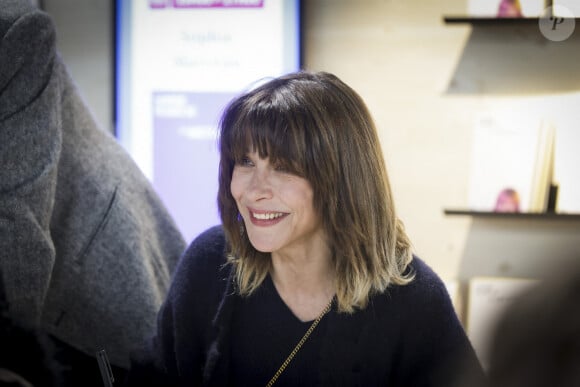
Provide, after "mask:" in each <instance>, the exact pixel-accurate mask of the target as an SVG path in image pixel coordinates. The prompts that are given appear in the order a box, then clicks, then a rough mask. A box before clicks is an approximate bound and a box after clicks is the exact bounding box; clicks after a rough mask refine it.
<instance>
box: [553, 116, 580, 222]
mask: <svg viewBox="0 0 580 387" xmlns="http://www.w3.org/2000/svg"><path fill="white" fill-rule="evenodd" d="M579 147H580V130H579V129H578V128H577V126H576V125H575V124H574V123H570V124H568V125H562V126H560V127H558V134H557V136H556V145H555V153H554V154H555V156H554V185H555V187H557V199H556V203H555V207H556V208H555V210H556V212H558V213H572V214H578V213H580V151H579Z"/></svg>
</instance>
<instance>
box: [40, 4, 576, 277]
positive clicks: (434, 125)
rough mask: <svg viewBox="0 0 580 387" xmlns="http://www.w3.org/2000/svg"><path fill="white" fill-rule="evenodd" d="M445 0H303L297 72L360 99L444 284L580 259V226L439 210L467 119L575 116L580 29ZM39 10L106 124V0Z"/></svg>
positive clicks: (422, 251) (455, 179)
mask: <svg viewBox="0 0 580 387" xmlns="http://www.w3.org/2000/svg"><path fill="white" fill-rule="evenodd" d="M444 3H445V4H442V2H437V1H433V0H404V1H403V0H304V7H305V12H304V14H305V19H304V38H305V39H304V40H305V42H304V43H305V47H304V53H305V57H304V62H305V67H307V68H309V69H315V70H325V71H330V72H333V73H335V74H336V75H338V76H339V77H341V78H342V79H343V80H344V81H346V82H347V83H348V84H350V85H351V86H353V87H354V88H355V89H356V90H357V91H359V93H360V94H361V95H362V97H363V98H364V99H365V100H366V101H367V103H368V105H369V108H370V110H371V111H372V113H373V114H374V117H375V119H376V122H377V125H378V127H379V130H380V136H381V140H382V143H383V147H384V151H385V158H386V160H387V165H388V167H389V168H390V177H391V180H392V185H393V188H394V191H395V197H396V200H397V205H398V211H399V214H400V217H401V218H402V219H403V221H404V223H405V224H406V227H407V230H408V232H409V234H410V236H411V238H412V240H413V241H414V245H415V248H416V251H417V253H418V254H419V255H420V256H421V257H423V258H424V259H425V260H426V261H427V263H429V264H430V265H431V266H432V267H433V268H434V269H435V271H436V272H438V273H439V274H440V275H441V276H442V277H443V278H444V279H453V278H459V279H461V280H463V281H465V280H467V279H469V278H470V277H471V276H475V275H503V276H532V277H535V276H541V275H542V273H544V271H545V267H546V266H548V267H549V266H552V265H555V264H558V263H560V262H563V261H565V260H567V259H576V260H580V238H579V237H578V235H579V232H580V222H578V221H563V222H562V221H547V220H534V221H524V220H491V219H475V218H473V219H472V218H469V217H446V216H444V215H443V209H444V208H445V207H461V206H465V205H466V204H467V194H468V192H467V187H468V180H469V158H470V146H471V127H472V123H473V119H474V117H475V115H477V114H479V113H481V112H486V111H489V110H490V109H493V108H494V107H496V106H505V105H506V104H510V103H515V104H517V105H518V106H522V103H521V101H522V100H524V99H525V98H528V97H530V96H531V97H534V98H539V100H540V101H543V99H544V98H545V100H546V101H552V100H554V98H556V99H557V101H560V102H561V101H563V103H564V105H563V106H560V108H561V112H562V114H564V115H567V114H570V116H569V117H575V116H574V115H573V113H574V112H575V110H578V109H576V108H575V106H576V105H575V102H578V97H577V93H578V92H580V67H579V66H578V65H577V64H578V63H580V61H579V60H580V58H579V56H580V37H579V34H580V32H576V33H575V34H574V35H573V36H572V37H571V38H569V39H568V40H566V41H564V42H560V43H554V42H550V41H548V40H547V39H545V38H544V37H543V36H541V35H540V34H539V33H538V29H537V27H536V26H534V25H530V26H518V27H513V26H500V27H497V26H496V27H492V28H488V27H485V28H484V27H479V28H472V27H471V26H470V25H446V24H444V23H443V21H442V17H443V15H445V14H462V13H464V11H465V9H466V0H447V1H445V2H444ZM45 4H46V8H47V10H48V11H49V12H51V13H52V14H53V16H54V18H55V20H56V23H57V28H58V32H59V43H60V47H61V50H62V52H63V54H64V57H65V60H66V61H67V63H68V64H69V66H70V67H71V69H72V72H73V76H74V77H75V79H76V80H77V81H78V83H79V85H80V87H81V89H82V91H83V92H84V93H85V95H86V96H87V100H88V102H89V104H90V105H91V106H92V107H93V109H94V111H95V112H96V114H97V116H98V118H99V119H100V120H101V121H102V122H104V123H105V124H106V125H107V126H109V127H110V122H111V109H112V101H111V98H112V89H111V86H112V64H111V61H112V56H111V55H112V47H111V42H112V40H111V32H112V30H111V28H112V26H111V22H112V20H111V19H110V8H109V7H110V2H108V1H103V0H92V1H91V0H46V1H45ZM568 96H569V97H570V98H568ZM560 102H558V103H560ZM523 106H524V108H523V109H524V110H523V111H522V113H523V114H525V113H526V111H525V109H526V108H525V106H526V105H525V104H523ZM546 106H549V104H547V105H546ZM536 107H537V105H534V106H530V107H529V109H530V112H531V110H532V109H536ZM566 118H568V117H566ZM579 130H580V129H579ZM579 178H580V176H579Z"/></svg>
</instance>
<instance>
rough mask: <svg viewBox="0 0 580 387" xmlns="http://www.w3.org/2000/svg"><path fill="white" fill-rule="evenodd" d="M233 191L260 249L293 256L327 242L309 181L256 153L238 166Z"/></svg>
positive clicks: (232, 182)
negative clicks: (315, 207)
mask: <svg viewBox="0 0 580 387" xmlns="http://www.w3.org/2000/svg"><path fill="white" fill-rule="evenodd" d="M230 189H231V193H232V196H233V197H234V199H235V201H236V204H237V206H238V210H239V212H240V214H241V215H242V217H243V219H244V223H245V226H246V231H247V233H248V238H249V239H250V242H251V243H252V245H253V246H254V248H255V249H256V250H258V251H261V252H270V253H274V254H276V253H281V254H285V253H289V254H292V252H297V253H299V252H306V251H311V249H312V248H316V244H318V243H323V242H322V241H323V240H324V239H323V234H324V233H323V230H322V227H321V222H320V219H319V217H318V215H317V213H316V211H315V209H314V207H313V190H312V187H311V185H310V183H309V182H308V180H306V179H304V178H302V177H300V176H297V175H295V174H293V173H291V172H288V171H285V170H283V169H282V168H279V167H277V166H276V165H272V164H270V162H269V160H268V159H267V158H266V159H261V158H260V157H259V156H258V153H257V152H253V153H249V154H248V155H246V157H245V158H243V159H242V160H241V161H240V162H239V163H237V164H236V165H235V167H234V171H233V174H232V181H231V186H230Z"/></svg>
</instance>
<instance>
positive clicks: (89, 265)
mask: <svg viewBox="0 0 580 387" xmlns="http://www.w3.org/2000/svg"><path fill="white" fill-rule="evenodd" d="M185 247H186V246H185V242H184V240H183V237H182V235H181V233H180V232H179V231H178V230H177V228H176V226H175V224H174V222H173V220H172V219H171V217H170V216H169V214H168V213H167V211H166V209H165V207H164V205H163V204H162V203H161V201H160V200H159V198H158V196H157V195H156V193H155V192H154V191H153V189H152V186H151V184H150V182H149V181H148V180H147V179H146V178H145V176H144V175H143V174H142V173H141V172H140V170H139V169H138V167H137V166H136V164H135V163H134V162H133V161H132V159H131V158H130V157H129V155H128V154H127V153H126V152H125V151H124V150H123V149H122V147H121V146H120V145H119V144H118V143H117V141H116V140H115V138H114V137H113V136H112V135H111V134H110V133H108V132H105V131H104V130H102V129H101V128H99V127H98V126H97V124H96V123H95V119H94V118H93V116H92V115H91V112H90V111H89V109H88V108H87V106H86V104H85V103H84V101H83V100H82V98H81V96H80V94H79V91H78V90H77V88H76V86H75V84H74V83H73V81H72V79H71V77H70V76H69V74H68V73H67V69H66V68H65V66H64V64H63V62H62V60H61V58H60V57H59V55H58V53H57V51H56V46H55V27H54V25H53V22H52V20H51V19H50V18H49V16H48V15H47V14H45V13H43V12H41V11H39V10H37V9H35V8H34V7H32V6H31V5H30V4H29V2H28V1H26V0H0V272H2V273H4V281H5V287H6V289H5V290H6V298H7V303H8V308H9V313H10V315H11V317H13V318H15V319H17V320H19V321H22V322H25V323H27V324H31V325H40V326H41V327H42V329H44V330H46V331H47V332H49V333H50V334H52V335H54V336H55V337H56V338H58V339H60V340H62V341H63V342H65V343H66V344H68V345H70V346H72V347H74V348H76V349H79V350H82V351H84V352H86V353H87V354H89V355H93V354H94V353H95V351H96V350H97V349H101V348H104V349H106V350H107V352H108V354H109V358H110V359H111V362H112V363H113V364H115V365H119V366H125V367H127V366H128V364H129V351H130V348H131V347H132V345H134V344H135V343H137V342H139V341H142V340H143V339H144V337H146V336H147V335H149V333H150V332H151V331H152V330H153V329H154V326H155V316H156V313H157V311H158V309H159V306H160V305H161V302H162V301H163V299H164V298H165V296H166V291H167V289H168V287H169V282H170V277H171V273H172V272H173V269H174V267H175V264H176V262H177V260H178V258H179V256H180V255H181V253H182V252H183V250H184V249H185Z"/></svg>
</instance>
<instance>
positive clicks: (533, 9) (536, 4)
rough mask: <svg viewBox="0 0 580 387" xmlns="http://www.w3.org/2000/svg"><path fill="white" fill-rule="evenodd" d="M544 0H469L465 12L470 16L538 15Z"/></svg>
mask: <svg viewBox="0 0 580 387" xmlns="http://www.w3.org/2000/svg"><path fill="white" fill-rule="evenodd" d="M546 7H547V4H546V2H545V0H469V1H468V3H467V14H468V15H469V16H472V17H497V18H502V17H509V18H514V17H540V16H542V15H543V14H544V10H545V9H546Z"/></svg>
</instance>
